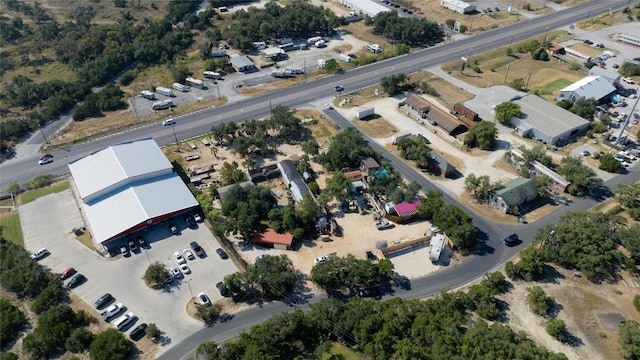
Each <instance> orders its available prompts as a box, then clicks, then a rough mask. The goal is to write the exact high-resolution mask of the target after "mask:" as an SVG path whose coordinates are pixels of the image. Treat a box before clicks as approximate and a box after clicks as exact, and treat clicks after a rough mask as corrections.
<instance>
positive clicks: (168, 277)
mask: <svg viewBox="0 0 640 360" xmlns="http://www.w3.org/2000/svg"><path fill="white" fill-rule="evenodd" d="M172 282H173V276H171V273H170V272H168V273H167V276H165V278H164V284H165V285H169V284H171V283H172Z"/></svg>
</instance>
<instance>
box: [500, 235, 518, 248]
mask: <svg viewBox="0 0 640 360" xmlns="http://www.w3.org/2000/svg"><path fill="white" fill-rule="evenodd" d="M502 242H503V243H504V244H505V245H507V246H513V245H515V244H516V243H517V242H518V235H516V234H511V235H509V236H507V237H506V238H504V240H502Z"/></svg>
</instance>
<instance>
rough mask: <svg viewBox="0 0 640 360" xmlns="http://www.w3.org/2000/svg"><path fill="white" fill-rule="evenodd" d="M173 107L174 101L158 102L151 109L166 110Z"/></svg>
mask: <svg viewBox="0 0 640 360" xmlns="http://www.w3.org/2000/svg"><path fill="white" fill-rule="evenodd" d="M171 107H173V101H171V100H162V101H156V102H154V103H153V105H151V109H153V110H164V109H169V108H171Z"/></svg>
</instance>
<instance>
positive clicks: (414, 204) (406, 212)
mask: <svg viewBox="0 0 640 360" xmlns="http://www.w3.org/2000/svg"><path fill="white" fill-rule="evenodd" d="M418 205H420V200H413V201H411V202H404V203H400V204H397V205H396V206H394V207H393V208H394V209H395V210H396V212H397V213H398V216H403V217H404V216H411V215H415V214H416V213H417V212H418Z"/></svg>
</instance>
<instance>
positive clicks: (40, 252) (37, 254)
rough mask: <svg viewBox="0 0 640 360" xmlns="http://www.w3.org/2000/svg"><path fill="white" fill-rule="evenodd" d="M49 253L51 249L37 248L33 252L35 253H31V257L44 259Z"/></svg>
mask: <svg viewBox="0 0 640 360" xmlns="http://www.w3.org/2000/svg"><path fill="white" fill-rule="evenodd" d="M48 254H49V250H47V249H45V248H42V249H40V250H36V251H34V252H33V254H31V258H32V259H33V260H39V259H42V258H43V257H45V256H46V255H48Z"/></svg>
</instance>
